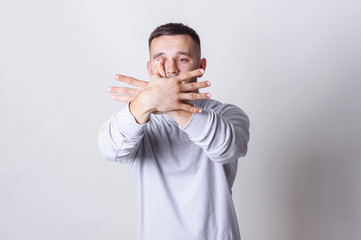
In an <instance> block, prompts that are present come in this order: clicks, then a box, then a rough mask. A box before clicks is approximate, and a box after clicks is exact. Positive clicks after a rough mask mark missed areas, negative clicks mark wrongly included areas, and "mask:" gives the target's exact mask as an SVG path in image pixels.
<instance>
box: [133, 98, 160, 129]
mask: <svg viewBox="0 0 361 240" xmlns="http://www.w3.org/2000/svg"><path fill="white" fill-rule="evenodd" d="M144 92H145V91H144ZM144 92H142V93H140V94H139V95H138V96H137V97H136V98H135V99H134V101H132V102H131V103H130V104H129V111H130V113H131V114H132V115H133V117H134V118H135V120H136V121H137V122H138V123H139V124H144V123H146V122H148V121H149V118H150V115H151V114H152V113H153V112H154V111H155V107H153V106H152V105H151V100H150V99H147V95H146V93H144Z"/></svg>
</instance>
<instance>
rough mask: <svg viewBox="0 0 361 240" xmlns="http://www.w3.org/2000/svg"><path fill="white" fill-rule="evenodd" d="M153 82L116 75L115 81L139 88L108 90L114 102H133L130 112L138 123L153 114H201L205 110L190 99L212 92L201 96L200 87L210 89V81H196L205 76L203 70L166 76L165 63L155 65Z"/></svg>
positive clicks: (112, 88)
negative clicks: (190, 101)
mask: <svg viewBox="0 0 361 240" xmlns="http://www.w3.org/2000/svg"><path fill="white" fill-rule="evenodd" d="M155 65H156V68H155V70H154V71H153V74H152V76H151V79H150V81H149V83H148V82H146V81H142V80H137V79H135V78H132V77H127V76H124V75H120V74H117V75H116V76H115V79H116V80H118V81H121V82H124V83H127V84H129V85H131V86H133V87H136V88H129V87H114V86H112V87H109V88H108V92H110V93H113V94H112V99H113V100H115V101H120V102H122V103H123V104H127V103H128V102H131V105H130V110H131V112H132V114H133V116H134V117H135V118H136V120H137V122H138V123H145V122H147V121H148V120H149V117H150V114H151V113H153V114H161V113H167V114H170V115H172V114H173V115H174V113H180V112H182V113H186V114H188V115H189V114H192V113H197V112H198V113H199V112H201V111H202V110H201V109H200V108H198V107H195V106H193V105H192V104H190V103H189V102H187V100H196V99H207V98H210V94H209V93H199V92H198V90H199V89H201V88H205V87H209V86H210V82H209V81H203V82H195V79H196V78H197V77H202V76H203V73H204V70H203V69H197V70H193V71H190V72H185V73H182V74H179V75H176V76H171V77H168V78H167V77H166V73H165V67H164V64H163V62H159V61H158V62H156V63H155Z"/></svg>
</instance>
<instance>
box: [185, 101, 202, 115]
mask: <svg viewBox="0 0 361 240" xmlns="http://www.w3.org/2000/svg"><path fill="white" fill-rule="evenodd" d="M179 109H182V110H184V111H187V112H191V113H201V112H202V109H201V108H198V107H195V106H191V105H189V104H185V103H181V104H179Z"/></svg>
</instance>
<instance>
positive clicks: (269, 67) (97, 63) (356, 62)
mask: <svg viewBox="0 0 361 240" xmlns="http://www.w3.org/2000/svg"><path fill="white" fill-rule="evenodd" d="M360 9H361V4H360V3H359V2H357V1H349V0H346V1H334V0H331V1H326V0H325V1H321V0H314V1H311V0H306V1H293V0H289V1H286V0H274V1H269V0H260V1H251V0H244V1H214V2H213V1H166V0H164V1H161V0H154V1H119V0H118V1H110V0H103V1H86V0H72V1H70V0H67V1H45V0H33V1H25V0H20V1H10V0H5V1H4V0H1V2H0V114H1V117H0V148H1V150H0V239H2V240H22V239H24V240H25V239H27V240H28V239H36V240H42V239H44V240H45V239H53V240H57V239H59V240H60V239H87V240H93V239H94V240H95V239H108V240H111V239H136V234H137V225H136V206H135V185H134V184H133V182H132V180H131V177H130V174H129V171H128V170H129V169H128V167H127V166H126V165H120V164H117V163H114V162H110V161H107V160H105V159H104V158H103V157H102V156H101V155H100V152H99V149H98V145H97V138H98V132H99V129H100V127H101V125H102V124H103V122H104V121H105V120H106V119H107V118H109V117H110V115H111V114H112V113H113V112H114V111H115V110H116V109H118V108H119V107H122V105H121V104H120V103H116V102H113V101H111V99H110V96H109V94H108V93H107V92H106V88H107V86H110V85H119V84H118V83H117V82H116V81H115V80H114V75H115V74H116V73H121V74H125V75H130V76H133V77H136V78H139V79H143V80H149V77H148V74H147V70H146V61H147V60H148V47H147V39H148V36H149V34H150V33H151V31H152V30H153V29H154V28H155V27H157V26H158V25H160V24H163V23H167V22H183V23H185V24H188V25H189V26H191V27H193V28H195V29H196V30H197V31H198V33H199V35H200V37H201V40H202V47H203V57H206V58H207V60H208V67H207V69H206V73H205V76H204V77H203V78H204V79H207V80H210V81H211V82H212V87H211V88H210V92H211V93H212V97H213V98H214V99H217V100H220V101H222V102H227V103H233V104H235V105H238V106H239V107H241V108H242V109H243V110H245V111H246V112H247V113H248V115H249V117H250V120H251V140H250V143H249V153H248V155H247V156H246V157H245V158H242V159H240V161H239V172H238V175H237V178H236V182H235V184H234V187H233V197H234V203H235V206H236V210H237V215H238V220H239V225H240V229H241V235H242V239H243V240H265V239H267V240H301V239H302V240H303V239H307V240H319V239H348V240H356V239H361V228H360V226H361V225H360V224H361V187H360V184H361V162H360V161H361V159H360V158H361V150H360V149H361V137H360V135H361V127H360V122H361V97H360V95H361V94H360V90H361V88H360V85H361V84H360V80H361V79H360V77H361V73H360V71H361V57H360V56H361V55H360V54H361V51H360V42H361V28H360V22H361V21H360V20H361V19H360V16H361V13H360Z"/></svg>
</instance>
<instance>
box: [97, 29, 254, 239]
mask: <svg viewBox="0 0 361 240" xmlns="http://www.w3.org/2000/svg"><path fill="white" fill-rule="evenodd" d="M149 52H150V61H149V62H148V63H147V68H148V71H149V75H150V81H149V83H148V82H145V81H140V80H136V79H134V78H131V77H126V76H123V75H119V74H118V75H116V79H117V80H119V81H121V82H125V83H128V84H130V85H133V86H136V87H137V88H136V89H134V88H127V87H109V88H108V91H109V92H111V93H113V95H112V98H113V99H114V100H117V101H121V102H125V103H127V106H126V107H124V108H122V109H120V110H118V111H117V112H115V113H114V115H113V116H112V117H111V118H110V119H109V120H108V121H107V122H106V123H105V124H104V125H103V127H102V129H101V131H100V136H99V145H100V149H101V152H102V154H103V155H104V156H105V157H106V158H107V159H109V160H114V161H117V162H121V163H127V164H129V166H130V169H131V174H132V176H133V178H134V181H135V183H136V187H137V206H138V224H139V226H138V236H139V238H140V239H154V240H163V239H164V240H235V239H240V234H239V229H238V223H237V218H236V214H235V209H234V206H233V202H232V197H231V187H232V184H233V182H234V179H235V176H236V171H237V163H238V158H239V157H241V156H244V155H245V154H246V152H247V142H248V139H249V132H248V129H249V120H248V117H247V116H246V114H245V113H244V112H243V111H242V110H241V109H239V108H238V107H236V106H233V105H230V104H222V103H220V102H218V101H215V100H211V99H209V98H210V94H209V93H199V92H198V90H199V89H201V88H206V87H208V86H209V85H210V83H209V81H203V82H197V78H198V77H201V76H202V75H203V73H204V70H205V68H206V59H204V58H201V46H200V40H199V37H198V35H197V33H196V32H195V31H194V30H193V29H191V28H189V27H188V26H185V25H183V24H180V23H169V24H165V25H162V26H159V27H158V28H156V29H155V30H154V31H153V33H152V34H151V36H150V38H149ZM128 102H129V103H128Z"/></svg>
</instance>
